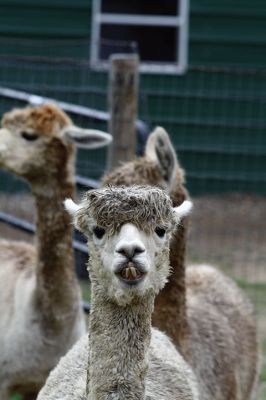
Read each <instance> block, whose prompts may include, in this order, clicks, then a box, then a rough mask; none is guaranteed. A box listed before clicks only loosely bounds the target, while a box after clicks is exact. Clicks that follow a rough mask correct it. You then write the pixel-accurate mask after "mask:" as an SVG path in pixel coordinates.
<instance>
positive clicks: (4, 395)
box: [0, 389, 10, 400]
mask: <svg viewBox="0 0 266 400" xmlns="http://www.w3.org/2000/svg"><path fill="white" fill-rule="evenodd" d="M9 396H10V395H9V391H8V390H5V389H0V399H1V400H9Z"/></svg>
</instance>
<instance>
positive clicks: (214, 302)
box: [103, 128, 258, 400]
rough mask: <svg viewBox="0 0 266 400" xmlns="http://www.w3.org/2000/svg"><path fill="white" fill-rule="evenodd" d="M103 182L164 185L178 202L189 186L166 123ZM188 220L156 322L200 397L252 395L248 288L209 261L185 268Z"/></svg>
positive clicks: (176, 243)
mask: <svg viewBox="0 0 266 400" xmlns="http://www.w3.org/2000/svg"><path fill="white" fill-rule="evenodd" d="M103 184H104V185H106V184H114V185H126V186H130V185H132V184H150V185H154V186H158V187H161V188H163V189H166V190H167V192H168V193H169V195H170V197H171V199H172V201H173V205H174V206H175V207H176V206H178V205H179V204H180V203H181V202H182V201H183V200H184V199H185V198H187V192H186V190H185V188H184V186H183V184H184V179H183V171H182V170H181V168H180V166H179V164H178V162H177V159H176V155H175V151H174V149H173V147H172V144H171V142H170V139H169V137H168V135H167V133H166V132H165V131H164V129H163V128H157V129H156V130H155V131H154V132H153V133H152V134H151V135H150V137H149V139H148V142H147V146H146V151H145V155H144V157H143V158H140V159H138V160H135V161H133V162H129V163H126V164H124V165H122V166H121V167H119V168H117V169H115V170H114V171H113V172H111V173H110V174H109V175H107V176H106V177H105V178H104V179H103ZM186 231H187V222H186V221H184V219H183V220H182V224H181V226H180V227H178V230H177V231H175V233H174V235H173V239H172V241H171V244H170V265H171V267H172V275H171V276H170V280H169V282H168V283H167V284H166V286H165V287H164V289H163V290H162V291H161V292H160V294H159V296H157V299H156V301H155V311H154V314H153V324H154V325H155V326H156V327H158V328H159V329H161V330H163V331H164V332H166V333H167V334H168V335H169V336H170V337H171V338H172V339H173V341H174V343H175V344H176V346H177V348H178V350H179V351H180V352H181V354H182V355H183V356H184V358H185V359H186V360H187V361H188V362H189V364H190V365H191V366H192V367H193V370H194V372H195V374H196V377H197V380H198V383H199V390H200V399H201V400H238V399H241V400H249V399H250V396H251V393H253V392H254V391H255V390H256V384H257V372H258V371H257V365H258V345H257V334H256V322H255V318H254V314H253V308H252V305H251V303H250V301H249V300H248V299H247V298H246V296H245V294H244V293H243V292H242V291H241V290H240V289H239V288H238V287H237V286H236V285H235V284H234V282H233V281H232V280H231V279H229V278H227V277H225V276H224V275H223V274H222V273H221V272H219V271H218V270H216V269H215V268H212V267H210V266H191V267H189V268H187V269H186V270H185V248H186Z"/></svg>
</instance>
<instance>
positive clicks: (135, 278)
mask: <svg viewBox="0 0 266 400" xmlns="http://www.w3.org/2000/svg"><path fill="white" fill-rule="evenodd" d="M115 274H116V276H117V277H118V278H119V279H120V280H121V281H123V282H124V283H126V284H128V285H130V286H133V285H137V284H138V283H139V282H141V281H142V280H143V279H144V277H145V275H146V274H147V272H146V271H145V270H144V268H143V267H142V266H141V265H139V264H137V263H134V262H133V261H127V262H125V263H124V264H123V265H122V266H120V267H119V268H118V270H117V271H116V272H115Z"/></svg>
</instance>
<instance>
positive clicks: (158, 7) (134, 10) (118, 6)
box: [102, 0, 178, 16]
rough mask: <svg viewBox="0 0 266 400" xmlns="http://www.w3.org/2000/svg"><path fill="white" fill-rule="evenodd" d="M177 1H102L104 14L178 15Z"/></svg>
mask: <svg viewBox="0 0 266 400" xmlns="http://www.w3.org/2000/svg"><path fill="white" fill-rule="evenodd" d="M177 3H178V1H177V0H153V1H150V0H102V12H103V13H114V14H140V15H174V16H175V15H177Z"/></svg>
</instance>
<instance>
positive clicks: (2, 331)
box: [0, 240, 85, 400]
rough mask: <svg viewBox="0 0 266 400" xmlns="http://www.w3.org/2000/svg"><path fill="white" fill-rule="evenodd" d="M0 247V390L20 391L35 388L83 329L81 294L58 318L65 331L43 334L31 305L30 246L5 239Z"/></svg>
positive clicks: (33, 264) (32, 254)
mask: <svg viewBox="0 0 266 400" xmlns="http://www.w3.org/2000/svg"><path fill="white" fill-rule="evenodd" d="M0 249H1V252H0V315H1V319H0V343H1V352H0V382H1V383H2V385H1V389H0V394H1V391H5V390H7V389H8V392H11V393H12V392H13V391H17V392H19V393H21V394H24V393H25V394H28V393H31V392H34V391H36V392H38V390H40V388H41V387H42V385H43V383H44V381H45V379H46V377H47V375H48V373H49V371H50V370H51V369H52V368H53V367H54V366H55V365H56V364H57V363H58V361H59V359H60V357H61V356H62V355H63V354H65V353H66V352H67V350H68V349H70V348H71V347H72V345H73V344H74V343H75V342H76V341H77V339H78V338H79V337H81V336H82V334H83V333H84V332H85V321H84V318H83V315H82V310H81V308H80V301H81V299H80V296H77V303H76V310H75V312H73V313H72V315H69V317H68V321H66V319H67V316H66V317H65V319H63V323H64V327H65V326H66V325H67V326H68V329H67V330H66V329H64V330H63V329H62V331H61V332H59V333H58V337H50V338H49V336H48V335H44V332H43V327H42V324H41V319H40V315H39V312H38V309H36V308H35V307H34V302H35V298H36V290H37V285H36V249H35V248H34V246H31V245H28V244H26V243H22V242H12V243H10V242H8V241H5V240H0ZM14 255H16V263H14ZM14 286H15V288H16V291H15V292H14ZM73 311H74V310H73ZM11 346H12V347H11ZM11 350H12V351H11ZM5 382H6V383H8V385H7V387H5ZM0 398H1V400H4V399H5V398H4V397H2V396H0ZM7 398H8V397H7Z"/></svg>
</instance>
